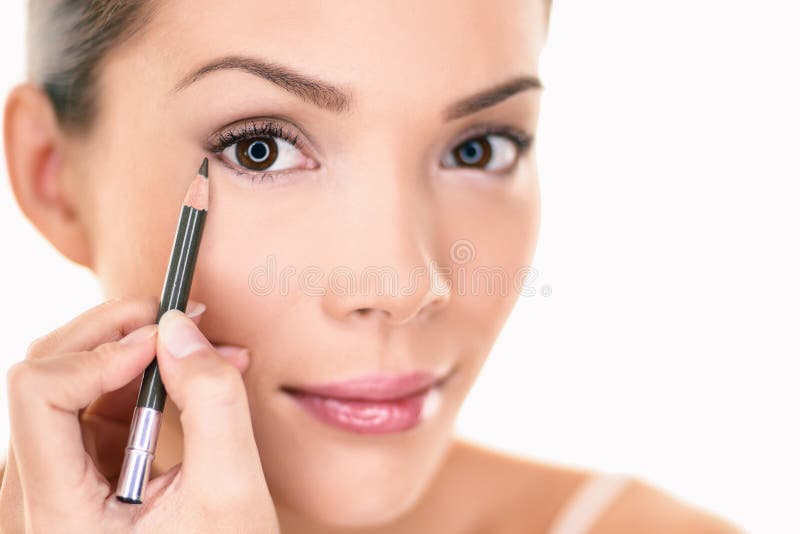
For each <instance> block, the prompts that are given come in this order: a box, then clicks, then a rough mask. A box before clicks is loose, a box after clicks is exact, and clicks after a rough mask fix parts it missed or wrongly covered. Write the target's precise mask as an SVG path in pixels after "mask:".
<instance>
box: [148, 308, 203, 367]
mask: <svg viewBox="0 0 800 534" xmlns="http://www.w3.org/2000/svg"><path fill="white" fill-rule="evenodd" d="M158 335H159V337H161V339H162V340H163V341H164V346H165V347H166V348H167V350H168V351H169V353H170V354H171V355H172V356H174V357H175V358H184V357H186V356H188V355H190V354H192V353H193V352H197V351H199V350H204V349H207V348H208V347H210V346H211V344H210V343H209V342H208V341H207V340H206V338H205V337H203V334H202V333H201V332H200V330H198V329H197V326H195V324H194V322H192V320H191V319H189V318H188V317H186V315H185V314H183V313H181V312H180V311H178V310H169V311H168V312H166V313H165V314H164V315H162V316H161V320H160V321H159V326H158Z"/></svg>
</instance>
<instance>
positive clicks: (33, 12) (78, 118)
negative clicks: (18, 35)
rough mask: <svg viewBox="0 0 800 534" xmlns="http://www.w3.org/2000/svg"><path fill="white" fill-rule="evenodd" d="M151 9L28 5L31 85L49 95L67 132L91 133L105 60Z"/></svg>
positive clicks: (93, 2) (100, 1)
mask: <svg viewBox="0 0 800 534" xmlns="http://www.w3.org/2000/svg"><path fill="white" fill-rule="evenodd" d="M151 7H152V2H151V0H29V2H28V26H27V36H26V37H27V52H28V57H27V63H28V79H29V80H30V81H31V82H33V83H34V84H36V85H37V86H38V87H41V88H42V89H43V90H44V91H45V92H46V93H47V95H48V96H49V98H50V100H51V101H52V103H53V107H54V108H55V113H56V116H57V117H58V121H59V123H60V124H61V126H62V127H63V128H64V129H65V130H69V131H73V132H85V131H86V130H88V129H89V128H90V126H91V124H92V122H93V120H94V118H95V116H96V114H97V104H96V103H97V98H96V97H97V95H96V93H95V91H96V83H95V82H96V77H97V73H98V71H99V67H100V64H101V62H102V60H103V58H104V57H105V56H106V55H107V54H108V52H109V50H111V49H112V48H113V47H115V46H118V45H119V44H121V43H122V42H124V41H125V40H127V39H128V38H129V37H131V36H132V35H134V34H135V33H136V32H137V31H138V30H139V29H140V28H141V27H142V26H143V25H144V24H145V23H146V22H147V21H148V20H149V18H150V16H151V11H152V10H151Z"/></svg>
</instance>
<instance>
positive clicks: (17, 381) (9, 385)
mask: <svg viewBox="0 0 800 534" xmlns="http://www.w3.org/2000/svg"><path fill="white" fill-rule="evenodd" d="M37 375H38V373H37V371H36V367H35V365H33V363H32V362H31V361H30V360H22V361H18V362H15V363H14V364H12V365H11V367H9V368H8V371H6V391H7V392H8V396H9V400H11V399H18V398H26V397H27V396H28V395H30V394H31V391H32V390H34V389H35V382H36V380H37Z"/></svg>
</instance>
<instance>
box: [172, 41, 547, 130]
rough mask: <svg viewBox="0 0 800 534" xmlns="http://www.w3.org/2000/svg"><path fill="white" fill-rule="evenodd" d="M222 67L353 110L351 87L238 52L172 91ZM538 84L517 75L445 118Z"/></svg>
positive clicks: (453, 108) (326, 105) (202, 69)
mask: <svg viewBox="0 0 800 534" xmlns="http://www.w3.org/2000/svg"><path fill="white" fill-rule="evenodd" d="M220 70H240V71H244V72H247V73H250V74H254V75H255V76H258V77H260V78H263V79H264V80H267V81H269V82H272V83H274V84H275V85H277V86H278V87H281V88H282V89H284V90H286V91H288V92H290V93H293V94H295V95H296V96H298V97H299V98H301V99H302V100H304V101H306V102H310V103H312V104H314V105H315V106H317V107H320V108H322V109H325V110H328V111H332V112H335V113H344V112H346V111H348V110H350V109H351V108H352V106H353V104H354V101H355V99H354V98H353V96H352V92H351V91H350V90H349V88H346V87H337V86H335V85H333V84H331V83H328V82H326V81H324V80H320V79H318V78H314V77H311V76H308V75H304V74H301V73H299V72H297V71H296V70H294V69H292V68H291V67H288V66H286V65H281V64H278V63H273V62H267V61H262V60H260V59H257V58H252V57H246V56H236V55H234V56H225V57H222V58H219V59H216V60H213V61H211V62H210V63H207V64H205V65H203V66H202V67H200V68H199V69H197V70H194V71H192V72H191V73H189V74H188V75H186V76H185V77H183V78H182V79H181V80H180V81H179V82H178V83H177V84H176V85H175V87H174V88H173V92H174V93H177V92H180V91H182V90H184V89H186V88H187V87H189V86H190V85H191V84H193V83H194V82H196V81H197V80H199V79H201V78H203V77H204V76H206V75H207V74H210V73H212V72H216V71H220ZM539 88H542V83H541V81H540V80H539V78H538V77H536V76H527V75H526V76H517V77H515V78H512V79H510V80H508V81H506V82H503V83H500V84H498V85H495V86H494V87H491V88H489V89H485V90H483V91H480V92H478V93H475V94H474V95H471V96H467V97H465V98H462V99H460V100H458V101H456V102H455V103H453V104H451V105H450V106H448V107H447V108H446V109H445V111H444V113H443V119H444V120H445V121H452V120H455V119H458V118H461V117H464V116H466V115H470V114H472V113H476V112H478V111H480V110H482V109H485V108H488V107H491V106H494V105H495V104H498V103H500V102H502V101H503V100H506V99H507V98H509V97H511V96H513V95H515V94H517V93H519V92H522V91H525V90H527V89H539Z"/></svg>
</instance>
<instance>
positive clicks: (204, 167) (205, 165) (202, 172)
mask: <svg viewBox="0 0 800 534" xmlns="http://www.w3.org/2000/svg"><path fill="white" fill-rule="evenodd" d="M197 174H199V175H200V176H205V177H206V178H208V158H203V163H202V165H200V170H199V171H197Z"/></svg>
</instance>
